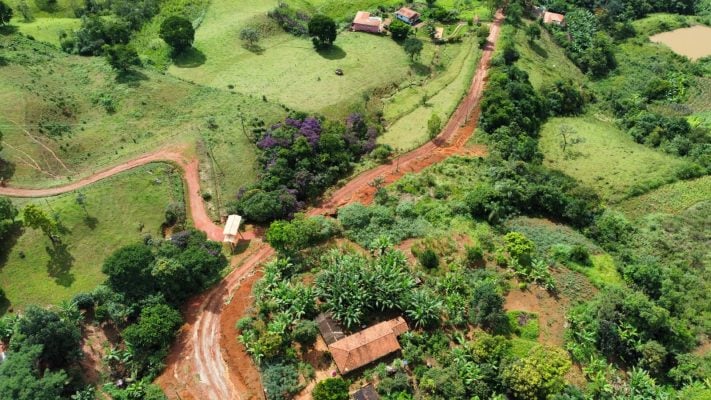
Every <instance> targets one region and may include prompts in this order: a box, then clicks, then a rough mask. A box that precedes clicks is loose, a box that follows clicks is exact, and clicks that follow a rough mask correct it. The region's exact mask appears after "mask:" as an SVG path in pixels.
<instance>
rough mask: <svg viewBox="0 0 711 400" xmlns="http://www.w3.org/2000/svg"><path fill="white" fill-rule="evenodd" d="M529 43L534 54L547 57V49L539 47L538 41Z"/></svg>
mask: <svg viewBox="0 0 711 400" xmlns="http://www.w3.org/2000/svg"><path fill="white" fill-rule="evenodd" d="M529 43H530V45H531V50H533V51H534V52H535V53H536V54H538V55H539V56H540V57H543V58H548V51H546V49H544V48H543V47H541V45H540V44H538V42H532V43H531V42H529Z"/></svg>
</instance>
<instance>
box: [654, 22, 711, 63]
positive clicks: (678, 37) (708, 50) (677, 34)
mask: <svg viewBox="0 0 711 400" xmlns="http://www.w3.org/2000/svg"><path fill="white" fill-rule="evenodd" d="M649 39H650V40H651V41H652V42H655V43H662V44H665V45H667V46H669V47H670V48H671V49H672V50H674V52H676V53H678V54H681V55H683V56H686V57H689V58H690V59H692V60H698V59H699V58H703V57H706V56H711V27H708V26H704V25H696V26H692V27H690V28H681V29H676V30H673V31H670V32H664V33H659V34H656V35H654V36H652V37H650V38H649Z"/></svg>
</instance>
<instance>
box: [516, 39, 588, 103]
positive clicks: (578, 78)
mask: <svg viewBox="0 0 711 400" xmlns="http://www.w3.org/2000/svg"><path fill="white" fill-rule="evenodd" d="M505 29H510V28H505ZM542 31H543V32H542V33H541V39H540V40H536V41H534V42H533V43H529V42H528V39H527V38H526V35H525V33H524V31H523V29H519V30H517V31H516V32H515V36H514V38H515V40H516V43H518V46H517V47H516V48H517V49H518V51H519V54H520V55H521V59H520V61H519V62H518V63H517V64H516V65H518V66H519V67H520V68H521V69H523V70H524V71H526V72H528V77H529V80H530V81H531V84H532V85H533V87H534V88H536V89H540V88H541V87H542V86H544V85H546V84H550V83H553V82H555V81H556V80H558V79H571V80H573V81H575V82H580V83H584V82H587V78H586V77H585V75H584V74H583V73H582V72H580V69H578V67H576V66H575V64H573V63H572V62H571V61H570V59H568V57H567V56H566V55H565V52H564V50H563V49H562V48H560V47H559V46H558V45H557V44H555V42H553V38H552V37H551V36H550V35H549V34H548V32H547V31H546V30H542Z"/></svg>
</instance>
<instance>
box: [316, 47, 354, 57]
mask: <svg viewBox="0 0 711 400" xmlns="http://www.w3.org/2000/svg"><path fill="white" fill-rule="evenodd" d="M316 52H317V53H318V54H319V55H320V56H321V57H323V58H325V59H327V60H341V59H343V58H345V57H346V55H347V53H346V52H345V51H344V50H343V49H342V48H340V47H339V46H336V45H331V46H330V47H326V48H324V49H318V50H316Z"/></svg>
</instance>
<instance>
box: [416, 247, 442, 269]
mask: <svg viewBox="0 0 711 400" xmlns="http://www.w3.org/2000/svg"><path fill="white" fill-rule="evenodd" d="M417 259H418V261H420V264H421V265H422V266H423V267H425V268H427V269H433V268H437V267H438V266H439V256H437V253H435V252H434V250H432V249H430V248H427V249H425V250H423V251H422V252H421V253H420V254H418V255H417Z"/></svg>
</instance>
